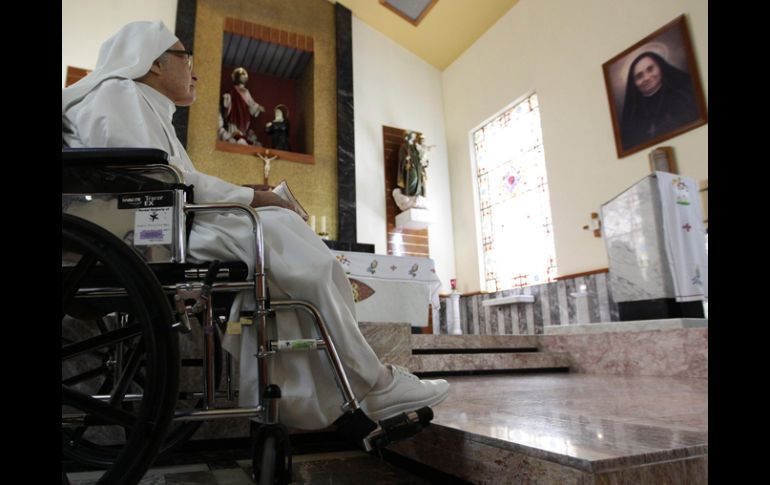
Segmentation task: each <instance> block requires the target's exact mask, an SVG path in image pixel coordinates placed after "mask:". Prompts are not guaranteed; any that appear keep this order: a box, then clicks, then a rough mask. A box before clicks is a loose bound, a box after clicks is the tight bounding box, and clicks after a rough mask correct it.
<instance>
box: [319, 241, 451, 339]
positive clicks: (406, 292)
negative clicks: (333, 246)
mask: <svg viewBox="0 0 770 485" xmlns="http://www.w3.org/2000/svg"><path fill="white" fill-rule="evenodd" d="M332 253H333V254H334V255H335V257H336V258H337V260H338V261H339V262H340V263H341V264H342V266H343V267H344V268H345V271H346V272H347V274H348V278H350V283H351V285H352V286H353V293H354V296H355V300H356V313H357V317H358V321H359V322H380V323H385V322H408V323H409V324H411V325H412V326H413V327H427V326H428V325H429V323H430V322H432V323H433V329H434V333H437V332H438V328H439V325H438V322H439V305H440V302H439V291H440V290H441V281H440V280H439V278H438V276H437V275H436V270H435V263H434V262H433V260H432V259H430V258H416V257H409V256H389V255H384V254H371V253H357V252H350V251H332Z"/></svg>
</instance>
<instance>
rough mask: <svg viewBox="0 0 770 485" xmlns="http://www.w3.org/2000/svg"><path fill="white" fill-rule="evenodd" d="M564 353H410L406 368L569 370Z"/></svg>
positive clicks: (425, 369)
mask: <svg viewBox="0 0 770 485" xmlns="http://www.w3.org/2000/svg"><path fill="white" fill-rule="evenodd" d="M569 366H570V362H569V358H568V355H567V354H562V353H543V352H522V353H484V354H426V355H412V356H411V357H410V359H409V364H408V366H407V367H408V368H409V370H410V371H412V372H414V373H426V372H430V373H433V372H441V373H468V372H471V371H496V372H499V371H511V372H514V371H522V370H527V371H535V370H542V371H544V372H545V371H555V370H560V371H564V370H568V369H569Z"/></svg>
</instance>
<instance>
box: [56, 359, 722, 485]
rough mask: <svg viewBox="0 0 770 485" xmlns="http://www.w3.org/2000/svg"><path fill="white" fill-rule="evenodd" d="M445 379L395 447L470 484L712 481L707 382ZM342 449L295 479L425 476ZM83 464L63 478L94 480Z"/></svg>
mask: <svg viewBox="0 0 770 485" xmlns="http://www.w3.org/2000/svg"><path fill="white" fill-rule="evenodd" d="M447 380H449V381H450V382H451V384H452V387H451V390H450V395H449V397H448V398H447V400H446V401H444V402H443V403H442V404H440V405H438V406H436V407H435V408H434V413H435V418H434V421H433V425H432V426H430V427H428V428H427V429H425V430H424V431H423V432H421V433H420V434H418V435H417V436H415V437H413V438H412V439H409V440H406V441H403V442H400V443H397V444H394V445H392V446H391V449H392V451H394V452H395V453H398V454H401V455H403V456H406V457H408V458H410V459H413V460H415V461H417V462H420V463H424V464H426V465H428V466H431V467H433V468H435V469H437V470H439V471H440V472H442V473H448V474H451V475H453V476H456V477H459V478H461V479H463V480H467V481H468V482H472V483H543V484H547V483H558V484H562V483H576V484H584V483H586V484H587V483H597V484H598V483H683V484H689V483H698V484H699V483H707V481H708V477H707V472H706V467H707V463H708V461H707V460H708V381H707V380H705V379H683V378H670V377H638V376H632V377H623V376H610V375H589V374H565V373H557V374H524V375H493V376H463V377H448V378H447ZM339 453H341V454H338V455H334V454H331V455H329V454H327V455H326V456H323V455H319V456H316V458H315V459H314V458H313V455H306V456H298V457H296V458H295V466H294V470H295V472H294V476H295V483H301V484H311V483H331V484H347V483H368V484H389V483H406V484H412V483H414V484H421V483H431V479H425V478H422V477H419V476H416V475H414V474H411V473H410V472H407V471H405V470H403V469H400V468H398V467H395V466H393V465H392V464H391V463H387V462H385V461H383V460H381V459H379V458H378V457H376V456H372V455H366V454H364V453H361V452H358V451H343V452H339ZM233 463H236V462H233ZM237 463H238V465H237V466H234V467H232V466H231V467H229V468H223V467H211V466H208V465H205V464H201V465H186V466H188V467H190V466H192V467H197V468H190V469H184V470H182V469H180V470H178V471H177V472H173V471H172V472H169V471H168V470H162V469H161V470H160V471H158V470H151V471H150V472H148V475H147V476H146V477H145V481H143V482H142V483H143V484H169V485H170V484H189V485H194V484H195V485H197V484H207V485H209V484H210V485H215V484H233V485H239V484H248V483H252V482H251V481H250V478H249V476H250V463H249V462H248V460H241V461H238V462H237ZM664 464H665V465H664ZM535 465H537V466H535ZM527 467H530V468H531V470H530V468H527ZM664 468H665V469H664ZM89 473H93V472H80V473H72V474H69V478H70V480H71V482H72V483H73V484H79V485H86V484H91V483H95V476H93V475H91V476H89V475H87V474H89ZM661 474H662V475H661ZM647 475H649V476H647ZM153 477H154V478H153ZM364 477H366V479H364ZM351 480H352V481H351ZM434 483H435V481H434Z"/></svg>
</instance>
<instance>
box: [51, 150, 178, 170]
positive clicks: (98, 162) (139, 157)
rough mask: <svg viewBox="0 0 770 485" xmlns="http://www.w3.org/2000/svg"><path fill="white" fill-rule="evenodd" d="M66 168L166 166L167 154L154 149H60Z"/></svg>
mask: <svg viewBox="0 0 770 485" xmlns="http://www.w3.org/2000/svg"><path fill="white" fill-rule="evenodd" d="M61 161H62V165H63V166H64V167H68V166H79V167H83V166H104V165H112V166H121V165H168V154H167V153H166V152H164V151H163V150H158V149H156V148H62V150H61Z"/></svg>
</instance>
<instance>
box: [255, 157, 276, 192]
mask: <svg viewBox="0 0 770 485" xmlns="http://www.w3.org/2000/svg"><path fill="white" fill-rule="evenodd" d="M269 153H270V150H267V151H266V152H265V154H264V155H263V154H262V153H257V156H258V157H259V158H261V159H262V161H263V162H265V168H264V173H265V181H264V184H265V185H268V181H267V178H268V177H269V176H270V162H272V161H273V160H275V159H276V158H278V157H277V156H276V155H273V156H272V157H270V156H267V154H269Z"/></svg>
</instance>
